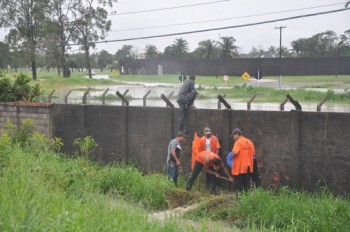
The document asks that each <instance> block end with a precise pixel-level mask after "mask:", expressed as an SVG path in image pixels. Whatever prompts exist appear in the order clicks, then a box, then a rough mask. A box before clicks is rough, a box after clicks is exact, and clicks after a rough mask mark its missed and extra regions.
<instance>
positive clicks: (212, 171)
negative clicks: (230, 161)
mask: <svg viewBox="0 0 350 232" xmlns="http://www.w3.org/2000/svg"><path fill="white" fill-rule="evenodd" d="M202 169H203V170H204V171H205V172H206V173H208V174H209V179H210V193H211V194H215V195H216V194H217V193H216V178H220V177H221V178H224V177H222V176H220V174H219V173H218V172H219V171H220V169H222V170H223V171H224V172H225V174H226V176H227V178H226V179H227V180H229V181H233V179H232V177H231V175H230V173H229V172H228V170H227V168H226V166H225V165H224V163H223V162H222V160H221V158H220V156H219V155H218V154H215V153H213V152H211V151H202V152H200V153H198V155H197V157H196V162H195V164H194V168H193V171H192V173H191V178H190V179H189V181H188V182H187V184H186V190H187V191H189V190H191V188H192V185H193V184H194V182H195V180H196V178H197V176H198V174H199V173H200V171H201V170H202Z"/></svg>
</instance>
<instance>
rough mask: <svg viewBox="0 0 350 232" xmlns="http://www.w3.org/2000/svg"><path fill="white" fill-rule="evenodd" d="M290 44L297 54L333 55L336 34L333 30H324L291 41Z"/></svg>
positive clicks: (334, 52)
mask: <svg viewBox="0 0 350 232" xmlns="http://www.w3.org/2000/svg"><path fill="white" fill-rule="evenodd" d="M291 46H292V48H293V50H294V51H295V52H296V53H297V54H298V56H303V57H312V56H334V55H335V54H336V50H337V47H338V45H337V36H336V34H335V33H334V32H333V31H325V32H322V33H318V34H316V35H313V36H312V37H310V38H301V39H298V40H295V41H292V43H291Z"/></svg>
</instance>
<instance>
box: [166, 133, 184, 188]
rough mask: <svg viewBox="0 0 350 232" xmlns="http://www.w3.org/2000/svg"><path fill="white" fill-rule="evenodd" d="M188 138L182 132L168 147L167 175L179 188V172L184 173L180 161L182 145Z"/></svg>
mask: <svg viewBox="0 0 350 232" xmlns="http://www.w3.org/2000/svg"><path fill="white" fill-rule="evenodd" d="M186 137H187V135H186V134H184V133H183V132H182V131H179V132H177V134H176V138H174V139H172V140H171V141H170V143H169V146H168V155H167V159H166V166H167V173H168V177H169V179H170V180H171V181H173V182H174V184H175V186H176V187H177V178H178V177H179V172H182V166H181V161H180V156H181V144H182V143H183V142H184V141H185V138H186Z"/></svg>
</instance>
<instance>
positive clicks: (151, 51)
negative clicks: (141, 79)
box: [145, 44, 159, 59]
mask: <svg viewBox="0 0 350 232" xmlns="http://www.w3.org/2000/svg"><path fill="white" fill-rule="evenodd" d="M158 56H159V51H158V49H157V47H156V46H154V45H150V44H148V45H147V46H146V48H145V58H146V59H154V58H158Z"/></svg>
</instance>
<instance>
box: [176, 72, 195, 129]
mask: <svg viewBox="0 0 350 232" xmlns="http://www.w3.org/2000/svg"><path fill="white" fill-rule="evenodd" d="M195 80H196V76H195V75H190V78H189V79H187V80H185V81H184V83H183V84H182V85H181V88H180V90H179V94H178V95H177V99H176V101H177V103H178V104H179V107H180V114H179V130H180V131H182V130H184V122H185V117H186V114H187V110H188V108H189V107H192V105H193V102H194V100H195V99H196V97H197V95H198V92H197V91H196V90H195Z"/></svg>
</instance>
